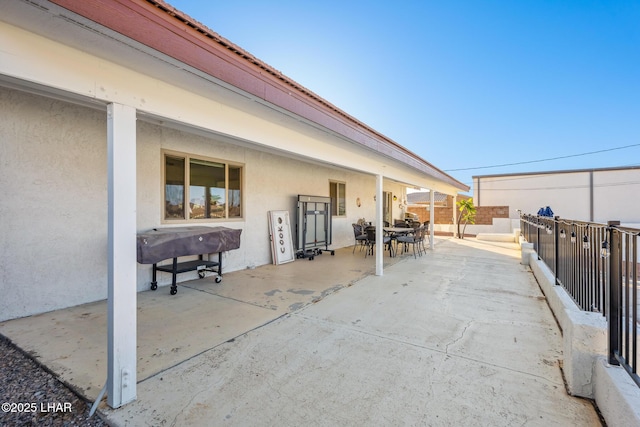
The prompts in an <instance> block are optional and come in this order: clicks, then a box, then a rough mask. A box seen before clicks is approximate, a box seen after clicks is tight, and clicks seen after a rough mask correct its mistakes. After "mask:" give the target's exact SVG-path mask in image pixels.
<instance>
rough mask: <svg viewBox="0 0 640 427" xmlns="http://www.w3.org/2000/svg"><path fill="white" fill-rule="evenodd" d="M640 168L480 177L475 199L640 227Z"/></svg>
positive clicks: (475, 185)
mask: <svg viewBox="0 0 640 427" xmlns="http://www.w3.org/2000/svg"><path fill="white" fill-rule="evenodd" d="M639 191H640V168H637V167H635V168H603V169H593V170H577V171H558V172H544V173H537V174H536V173H532V174H521V175H516V174H510V175H491V176H476V177H474V183H473V199H474V202H475V203H476V205H478V206H509V216H510V217H511V218H518V212H517V211H516V210H517V209H520V210H521V211H522V212H523V213H529V214H535V213H537V212H538V210H539V209H540V208H541V207H546V206H550V207H551V209H552V210H553V212H554V215H556V216H560V217H561V218H566V219H573V220H579V221H593V222H599V223H606V222H607V221H611V220H619V221H621V222H622V223H623V224H627V225H632V224H639V223H640V214H638V212H640V201H639V200H638V199H637V197H633V195H634V194H637V193H638V192H639Z"/></svg>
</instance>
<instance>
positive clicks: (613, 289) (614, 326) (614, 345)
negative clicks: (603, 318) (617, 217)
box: [607, 221, 622, 365]
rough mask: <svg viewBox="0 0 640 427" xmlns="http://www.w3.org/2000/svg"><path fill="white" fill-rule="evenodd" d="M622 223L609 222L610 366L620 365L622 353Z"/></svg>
mask: <svg viewBox="0 0 640 427" xmlns="http://www.w3.org/2000/svg"><path fill="white" fill-rule="evenodd" d="M618 225H620V221H609V222H608V223H607V226H608V227H607V233H608V234H609V242H610V245H611V258H610V259H611V261H610V262H609V319H608V320H609V357H608V359H609V364H610V365H620V363H619V362H618V359H617V358H616V353H617V352H619V351H620V290H621V289H622V272H621V269H620V260H621V259H622V258H621V257H622V253H621V249H622V248H621V246H620V243H621V242H620V233H619V232H617V230H616V226H618Z"/></svg>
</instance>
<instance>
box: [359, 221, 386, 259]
mask: <svg viewBox="0 0 640 427" xmlns="http://www.w3.org/2000/svg"><path fill="white" fill-rule="evenodd" d="M364 231H365V233H367V240H366V246H367V252H366V253H365V254H364V257H365V258H366V257H367V255H369V253H371V255H373V248H374V247H375V245H376V228H375V227H367V228H365V229H364ZM382 242H383V244H384V245H385V246H387V247H388V248H389V255H391V256H393V245H392V244H391V237H389V236H383V237H382Z"/></svg>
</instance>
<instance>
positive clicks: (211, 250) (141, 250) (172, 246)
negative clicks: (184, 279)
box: [138, 226, 242, 295]
mask: <svg viewBox="0 0 640 427" xmlns="http://www.w3.org/2000/svg"><path fill="white" fill-rule="evenodd" d="M241 233H242V230H234V229H231V228H226V227H204V226H199V227H170V228H154V229H153V230H150V231H147V232H144V233H139V234H138V262H139V263H140V264H153V279H152V281H151V290H154V291H155V290H156V289H157V288H158V282H157V280H156V277H157V276H156V275H157V272H158V271H164V272H167V273H171V274H172V281H171V295H175V294H176V293H177V292H178V287H177V285H176V276H177V275H178V274H180V273H186V272H188V271H197V272H198V276H199V277H200V278H203V277H205V274H206V272H207V271H209V272H214V273H217V274H218V276H217V277H216V279H215V280H216V283H220V282H221V281H222V252H225V251H229V250H232V249H238V248H239V247H240V234H241ZM215 253H217V254H218V260H217V261H210V260H209V259H206V260H205V259H204V255H207V258H209V254H215ZM193 255H198V259H197V260H192V261H184V262H178V258H179V257H185V256H193ZM166 259H173V263H172V264H171V265H161V266H159V265H158V262H160V261H163V260H166Z"/></svg>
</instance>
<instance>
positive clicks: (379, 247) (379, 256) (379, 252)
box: [376, 175, 384, 276]
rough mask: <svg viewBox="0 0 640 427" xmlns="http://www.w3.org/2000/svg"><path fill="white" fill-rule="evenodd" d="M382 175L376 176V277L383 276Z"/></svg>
mask: <svg viewBox="0 0 640 427" xmlns="http://www.w3.org/2000/svg"><path fill="white" fill-rule="evenodd" d="M382 186H383V178H382V175H376V276H382V275H383V270H384V267H383V264H384V243H383V242H384V241H383V238H382V236H383V230H382V225H383V224H382Z"/></svg>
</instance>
